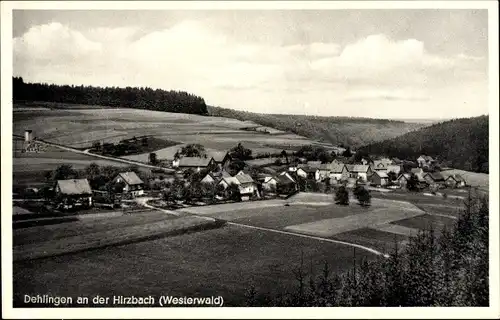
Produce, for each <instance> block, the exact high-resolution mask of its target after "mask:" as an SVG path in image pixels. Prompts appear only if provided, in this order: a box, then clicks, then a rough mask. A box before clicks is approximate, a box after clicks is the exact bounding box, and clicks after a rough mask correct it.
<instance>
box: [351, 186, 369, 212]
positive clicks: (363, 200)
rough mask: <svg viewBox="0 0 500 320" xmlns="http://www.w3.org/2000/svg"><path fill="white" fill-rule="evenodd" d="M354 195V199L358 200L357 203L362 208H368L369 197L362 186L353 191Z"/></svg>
mask: <svg viewBox="0 0 500 320" xmlns="http://www.w3.org/2000/svg"><path fill="white" fill-rule="evenodd" d="M354 195H355V196H356V199H358V202H359V204H360V205H362V206H365V207H367V206H369V205H370V202H371V195H370V192H369V191H368V190H366V189H365V188H364V187H362V186H357V187H356V188H355V189H354Z"/></svg>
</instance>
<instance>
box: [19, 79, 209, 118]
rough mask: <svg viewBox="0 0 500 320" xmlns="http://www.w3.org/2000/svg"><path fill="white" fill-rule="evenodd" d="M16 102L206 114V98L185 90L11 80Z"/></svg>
mask: <svg viewBox="0 0 500 320" xmlns="http://www.w3.org/2000/svg"><path fill="white" fill-rule="evenodd" d="M12 96H13V100H14V102H23V103H26V102H57V103H64V104H80V105H101V106H108V107H114V108H133V109H143V110H154V111H166V112H174V113H188V114H201V115H204V114H206V113H207V106H206V104H205V100H203V98H201V97H198V96H196V95H194V94H191V93H187V92H183V91H165V90H159V89H157V90H153V89H151V88H132V87H127V88H117V87H106V88H101V87H93V86H68V85H64V86H60V85H54V84H46V83H26V82H24V81H23V78H16V77H14V78H12Z"/></svg>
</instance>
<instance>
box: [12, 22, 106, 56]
mask: <svg viewBox="0 0 500 320" xmlns="http://www.w3.org/2000/svg"><path fill="white" fill-rule="evenodd" d="M13 47H14V53H15V56H16V57H17V58H21V59H23V58H24V59H26V60H30V61H44V62H52V63H63V62H74V63H76V62H77V61H75V60H76V59H80V58H83V57H87V56H89V55H93V54H99V52H100V51H101V50H102V44H101V43H100V42H96V41H91V40H89V39H88V38H86V37H85V36H84V35H83V34H82V33H81V32H78V31H75V30H72V29H70V28H68V27H67V26H64V25H62V24H60V23H57V22H53V23H50V24H45V25H41V26H34V27H32V28H30V29H29V30H28V32H26V33H25V34H24V35H23V36H22V37H20V38H14V43H13Z"/></svg>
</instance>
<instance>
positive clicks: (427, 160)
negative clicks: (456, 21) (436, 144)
mask: <svg viewBox="0 0 500 320" xmlns="http://www.w3.org/2000/svg"><path fill="white" fill-rule="evenodd" d="M434 162H435V160H434V159H433V158H432V157H430V156H425V155H421V156H420V157H418V158H417V163H418V166H419V167H420V168H425V167H429V166H431V165H432V164H434Z"/></svg>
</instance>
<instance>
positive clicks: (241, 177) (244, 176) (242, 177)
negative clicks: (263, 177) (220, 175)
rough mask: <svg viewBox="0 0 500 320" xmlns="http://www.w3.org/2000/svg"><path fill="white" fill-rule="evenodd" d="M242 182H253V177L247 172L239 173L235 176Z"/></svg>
mask: <svg viewBox="0 0 500 320" xmlns="http://www.w3.org/2000/svg"><path fill="white" fill-rule="evenodd" d="M234 178H236V179H237V180H238V181H239V182H240V183H253V182H254V181H253V179H252V177H251V176H250V175H248V174H246V173H242V174H237V175H235V176H234Z"/></svg>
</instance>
